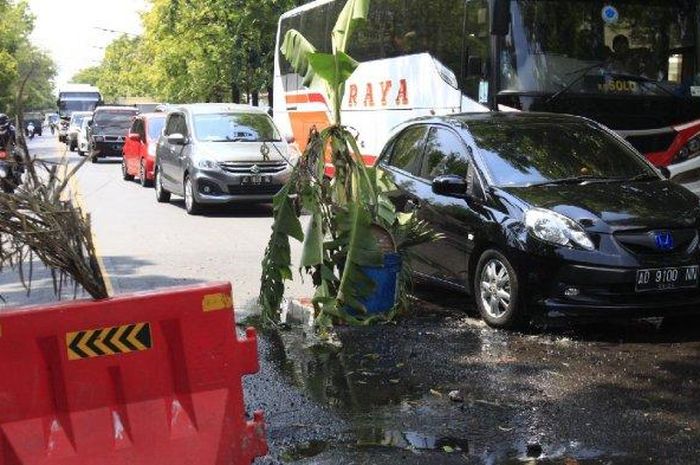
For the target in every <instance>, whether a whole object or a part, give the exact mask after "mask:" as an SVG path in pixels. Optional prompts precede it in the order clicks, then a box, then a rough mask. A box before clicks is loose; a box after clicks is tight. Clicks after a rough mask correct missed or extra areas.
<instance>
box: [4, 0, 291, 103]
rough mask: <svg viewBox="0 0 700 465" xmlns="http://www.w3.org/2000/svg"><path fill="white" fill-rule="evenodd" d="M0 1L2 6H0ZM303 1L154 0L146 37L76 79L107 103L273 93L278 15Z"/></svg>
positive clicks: (112, 51) (126, 40)
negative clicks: (90, 86) (94, 88)
mask: <svg viewBox="0 0 700 465" xmlns="http://www.w3.org/2000/svg"><path fill="white" fill-rule="evenodd" d="M0 1H1V0H0ZM301 3H304V2H303V0H268V1H265V2H254V1H251V0H235V1H233V2H232V1H231V0H187V1H185V0H151V8H150V9H149V10H148V11H147V12H145V13H144V14H143V16H142V22H143V26H144V33H143V35H142V36H141V37H138V38H130V37H126V36H123V37H119V38H118V39H116V40H115V41H114V42H113V43H112V44H111V45H110V46H108V47H107V51H106V53H105V58H104V60H103V62H102V64H101V65H100V66H98V67H93V68H86V69H85V70H83V71H81V72H80V73H78V75H76V77H77V78H79V80H80V82H88V83H92V82H94V83H95V84H97V85H98V86H99V87H100V89H101V90H102V91H103V93H104V94H105V96H106V97H107V98H108V99H114V98H118V97H125V96H128V95H138V94H141V95H143V94H145V95H150V96H152V97H153V98H156V99H158V100H161V101H167V102H172V103H179V102H193V101H204V102H226V101H234V102H238V101H240V100H241V99H242V97H243V100H247V97H249V98H250V100H251V101H253V103H256V102H255V101H256V100H257V96H258V93H259V92H265V91H268V90H269V89H271V87H272V74H273V65H272V64H273V60H274V49H275V37H276V30H277V21H278V19H279V16H280V15H281V14H282V13H283V12H285V11H287V10H288V9H290V8H292V7H294V6H297V5H298V4H301Z"/></svg>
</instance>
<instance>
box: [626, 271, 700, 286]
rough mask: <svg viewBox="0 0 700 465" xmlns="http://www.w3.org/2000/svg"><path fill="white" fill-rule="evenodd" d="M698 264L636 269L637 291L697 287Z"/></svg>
mask: <svg viewBox="0 0 700 465" xmlns="http://www.w3.org/2000/svg"><path fill="white" fill-rule="evenodd" d="M699 269H700V267H698V266H678V267H671V268H652V269H648V270H638V271H637V285H636V288H637V292H647V291H668V290H672V289H687V288H695V287H698V275H699V274H700V272H699V271H700V270H699Z"/></svg>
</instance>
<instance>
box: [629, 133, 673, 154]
mask: <svg viewBox="0 0 700 465" xmlns="http://www.w3.org/2000/svg"><path fill="white" fill-rule="evenodd" d="M675 138H676V132H675V131H671V130H669V132H662V133H658V134H646V135H630V136H626V137H625V139H627V141H629V143H630V144H632V145H633V146H634V148H636V149H637V150H639V151H640V152H642V153H656V152H665V151H667V150H668V149H669V147H671V144H673V141H674V139H675Z"/></svg>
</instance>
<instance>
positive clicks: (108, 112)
mask: <svg viewBox="0 0 700 465" xmlns="http://www.w3.org/2000/svg"><path fill="white" fill-rule="evenodd" d="M138 113H139V111H138V109H136V108H135V107H120V106H102V107H97V109H96V110H95V113H94V114H93V116H92V122H91V123H90V131H89V132H90V135H89V140H90V159H91V160H92V162H93V163H96V162H97V160H98V159H99V158H102V157H121V156H122V149H123V148H124V142H125V141H126V136H127V134H128V132H129V129H130V128H131V123H132V121H133V119H134V118H135V117H136V115H137V114H138Z"/></svg>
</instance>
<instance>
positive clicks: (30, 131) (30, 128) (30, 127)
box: [27, 122, 35, 140]
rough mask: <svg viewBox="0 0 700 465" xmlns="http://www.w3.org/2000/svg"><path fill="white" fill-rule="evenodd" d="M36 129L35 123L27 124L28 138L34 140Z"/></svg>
mask: <svg viewBox="0 0 700 465" xmlns="http://www.w3.org/2000/svg"><path fill="white" fill-rule="evenodd" d="M34 129H35V128H34V123H32V122H30V123H29V124H27V136H28V137H29V139H30V140H31V139H34Z"/></svg>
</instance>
